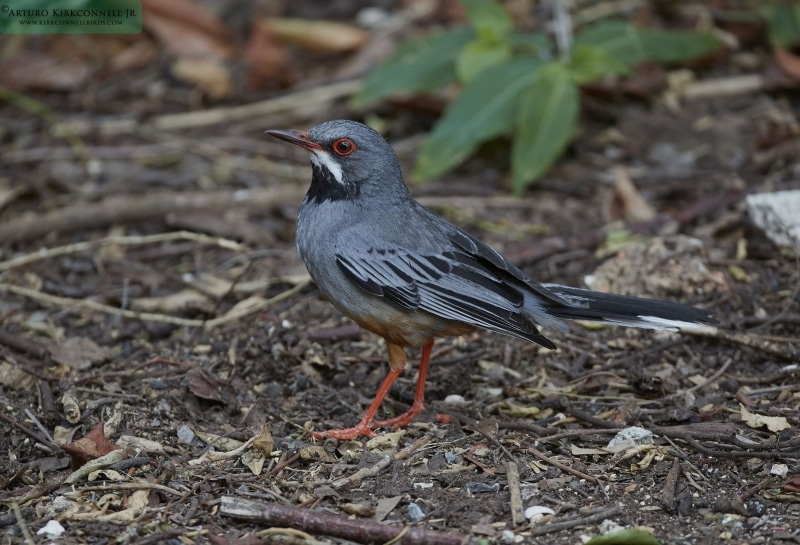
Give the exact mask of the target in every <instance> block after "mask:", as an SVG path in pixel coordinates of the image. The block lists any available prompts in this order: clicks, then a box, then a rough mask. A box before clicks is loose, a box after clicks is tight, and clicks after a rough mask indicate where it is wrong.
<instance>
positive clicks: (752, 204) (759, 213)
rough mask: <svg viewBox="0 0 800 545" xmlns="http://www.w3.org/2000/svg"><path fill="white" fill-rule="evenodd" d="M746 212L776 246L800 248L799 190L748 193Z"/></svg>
mask: <svg viewBox="0 0 800 545" xmlns="http://www.w3.org/2000/svg"><path fill="white" fill-rule="evenodd" d="M745 202H746V203H747V213H748V214H749V215H750V218H751V219H752V220H753V223H755V224H756V225H757V226H758V228H759V229H761V230H762V231H764V234H765V235H767V237H768V238H769V239H770V240H771V241H772V242H774V243H775V244H777V245H778V246H790V247H794V248H795V249H796V250H800V190H792V191H776V192H774V193H757V194H755V195H748V196H747V199H746V200H745Z"/></svg>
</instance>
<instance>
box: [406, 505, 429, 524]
mask: <svg viewBox="0 0 800 545" xmlns="http://www.w3.org/2000/svg"><path fill="white" fill-rule="evenodd" d="M408 518H410V519H411V521H412V522H419V521H421V520H422V519H424V518H425V512H424V511H423V510H422V509H421V508H420V506H419V505H417V504H416V503H409V504H408Z"/></svg>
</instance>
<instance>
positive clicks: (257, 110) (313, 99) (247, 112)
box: [51, 79, 362, 135]
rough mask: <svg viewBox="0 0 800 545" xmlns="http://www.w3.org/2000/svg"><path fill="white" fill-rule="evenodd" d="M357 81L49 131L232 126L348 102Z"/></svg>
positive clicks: (73, 124) (122, 131)
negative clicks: (231, 103)
mask: <svg viewBox="0 0 800 545" xmlns="http://www.w3.org/2000/svg"><path fill="white" fill-rule="evenodd" d="M361 85H362V82H361V80H359V79H355V80H348V81H339V82H336V83H331V84H328V85H322V86H319V87H314V88H312V89H303V90H300V91H296V92H294V93H290V94H288V95H282V96H279V97H276V98H270V99H267V100H262V101H260V102H253V103H251V104H242V105H241V106H224V107H221V108H213V109H211V110H201V111H197V112H184V113H178V114H165V115H159V116H155V117H153V118H151V119H149V120H145V121H142V120H141V119H137V118H135V117H131V116H120V117H114V118H111V119H103V120H100V121H97V120H88V121H87V120H84V119H74V120H65V121H62V122H61V123H56V124H55V125H54V126H53V128H52V129H51V131H52V133H53V134H55V135H60V134H64V133H65V132H69V133H72V134H79V135H80V134H87V133H89V132H92V131H97V132H99V133H101V134H128V133H134V132H136V131H139V130H142V129H143V128H144V129H153V130H157V131H164V130H176V129H187V128H192V127H206V126H208V125H218V124H220V123H231V122H234V121H242V120H245V119H252V118H254V117H260V116H266V115H272V114H276V113H280V112H287V111H292V110H297V109H307V108H308V105H309V104H314V105H315V107H317V108H321V107H322V105H324V104H326V103H328V102H332V101H334V100H339V99H342V98H347V97H349V96H350V95H353V94H354V93H356V92H358V90H359V89H361Z"/></svg>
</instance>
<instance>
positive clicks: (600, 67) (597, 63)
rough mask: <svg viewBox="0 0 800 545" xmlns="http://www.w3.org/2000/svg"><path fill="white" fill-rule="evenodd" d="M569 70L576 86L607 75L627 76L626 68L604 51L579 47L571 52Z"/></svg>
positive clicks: (597, 48)
mask: <svg viewBox="0 0 800 545" xmlns="http://www.w3.org/2000/svg"><path fill="white" fill-rule="evenodd" d="M569 69H570V71H571V72H572V77H573V78H574V79H575V82H576V83H577V84H578V85H583V84H584V83H589V82H590V81H594V80H596V79H599V78H601V77H603V76H606V75H609V74H627V73H628V72H629V70H628V68H627V67H626V66H625V65H624V64H622V63H621V62H620V61H619V60H617V58H616V57H613V56H612V55H611V54H610V53H608V52H607V51H605V50H604V49H600V48H599V47H597V46H593V45H580V46H578V47H576V48H575V49H574V50H573V51H572V56H571V58H570V63H569Z"/></svg>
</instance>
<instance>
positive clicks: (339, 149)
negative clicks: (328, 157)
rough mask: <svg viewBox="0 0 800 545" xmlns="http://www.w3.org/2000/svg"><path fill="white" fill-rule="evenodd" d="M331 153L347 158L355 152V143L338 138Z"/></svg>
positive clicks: (347, 139)
mask: <svg viewBox="0 0 800 545" xmlns="http://www.w3.org/2000/svg"><path fill="white" fill-rule="evenodd" d="M331 147H332V148H333V152H334V153H335V154H336V155H339V156H341V157H347V156H348V155H350V154H351V153H353V152H354V151H356V143H355V142H353V141H352V140H351V139H349V138H340V139H339V140H337V141H336V142H334V143H333V146H331Z"/></svg>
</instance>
